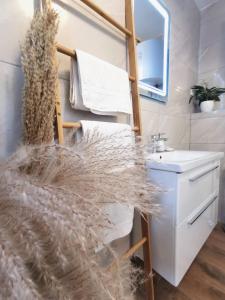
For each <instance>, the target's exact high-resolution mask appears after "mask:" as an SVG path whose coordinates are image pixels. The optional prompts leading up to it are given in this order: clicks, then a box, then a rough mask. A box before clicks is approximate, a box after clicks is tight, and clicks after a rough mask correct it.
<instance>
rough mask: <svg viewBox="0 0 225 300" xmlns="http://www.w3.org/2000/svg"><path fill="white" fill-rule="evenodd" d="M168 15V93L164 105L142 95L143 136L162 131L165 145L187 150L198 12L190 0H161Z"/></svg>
mask: <svg viewBox="0 0 225 300" xmlns="http://www.w3.org/2000/svg"><path fill="white" fill-rule="evenodd" d="M164 2H165V4H166V5H167V7H168V10H169V12H170V16H171V36H170V69H169V96H168V102H167V103H166V104H163V103H160V102H154V101H153V100H147V99H146V98H142V120H143V129H144V135H145V136H147V137H149V136H150V135H151V134H153V133H158V132H164V133H166V135H167V137H168V144H169V145H170V146H172V147H174V148H176V149H189V138H190V113H191V111H192V106H191V105H189V104H188V100H189V95H190V87H191V86H192V85H193V84H195V83H196V81H197V72H198V49H199V34H200V14H199V10H198V9H197V7H196V5H195V2H194V1H192V0H191V1H190V0H165V1H164Z"/></svg>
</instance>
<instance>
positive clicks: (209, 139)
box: [190, 0, 225, 221]
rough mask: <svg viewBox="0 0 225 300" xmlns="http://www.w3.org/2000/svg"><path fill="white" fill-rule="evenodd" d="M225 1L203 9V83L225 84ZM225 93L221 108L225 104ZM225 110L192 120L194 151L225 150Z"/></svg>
mask: <svg viewBox="0 0 225 300" xmlns="http://www.w3.org/2000/svg"><path fill="white" fill-rule="evenodd" d="M224 29H225V1H224V0H218V1H216V3H214V4H213V5H211V6H209V7H208V8H206V9H204V10H203V11H202V12H201V30H200V47H199V78H198V81H199V82H200V83H202V82H204V81H205V82H207V83H208V84H209V86H219V87H225V38H224ZM224 100H225V97H224V96H222V101H221V108H224V107H225V106H224V105H225V101H224ZM224 132H225V112H222V111H221V112H213V113H211V114H207V113H197V114H193V115H192V120H191V139H190V148H191V150H205V151H222V152H225V135H224ZM224 182H225V162H224V160H223V161H222V166H221V183H220V188H221V191H220V209H219V218H220V220H221V221H224V220H225V184H224Z"/></svg>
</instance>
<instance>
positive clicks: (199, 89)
mask: <svg viewBox="0 0 225 300" xmlns="http://www.w3.org/2000/svg"><path fill="white" fill-rule="evenodd" d="M224 93H225V88H217V87H212V88H210V89H209V88H208V87H207V85H204V86H201V85H194V86H192V87H191V97H190V99H189V103H191V101H192V100H193V99H196V101H198V104H199V106H200V109H201V111H202V112H210V111H212V110H213V108H214V104H215V101H220V98H219V96H220V95H222V94H224Z"/></svg>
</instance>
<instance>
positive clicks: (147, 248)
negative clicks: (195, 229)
mask: <svg viewBox="0 0 225 300" xmlns="http://www.w3.org/2000/svg"><path fill="white" fill-rule="evenodd" d="M46 1H47V0H46ZM48 1H49V0H48ZM80 1H81V2H83V3H84V4H85V5H87V6H88V7H89V8H90V9H92V10H93V11H95V12H96V13H97V14H99V15H100V16H101V17H103V18H104V19H105V20H107V21H108V22H109V23H110V24H111V25H113V26H114V27H115V28H117V29H118V30H119V31H121V32H122V33H124V34H125V35H126V37H127V45H128V54H129V72H130V76H129V79H130V82H131V94H132V104H133V122H134V131H135V132H136V134H137V135H141V134H142V127H141V116H140V114H141V113H140V98H139V90H138V72H137V55H136V44H137V41H138V40H137V39H136V36H135V28H134V16H133V7H132V0H125V16H126V27H123V26H122V25H120V24H119V23H118V22H117V21H116V20H114V19H113V18H112V17H110V15H108V13H106V12H105V11H103V10H102V9H101V8H100V7H99V6H97V5H96V4H94V3H93V2H92V1H90V0H80ZM57 51H58V52H60V53H63V54H65V55H68V56H70V57H73V58H76V52H75V51H74V50H71V49H68V48H66V47H64V46H62V45H60V44H57ZM56 120H57V133H58V140H59V143H60V144H63V143H64V134H63V128H80V127H81V124H80V123H79V122H64V121H63V119H62V109H61V99H60V97H58V99H57V100H56ZM141 228H142V239H141V240H140V241H139V242H137V243H136V244H135V245H133V246H132V247H131V248H130V249H129V250H128V251H127V252H126V253H125V254H124V255H122V258H123V259H128V258H129V257H131V256H132V255H133V254H134V253H135V252H136V251H137V250H138V249H139V248H140V247H142V246H143V254H144V268H145V272H146V274H147V276H148V280H146V283H145V285H146V299H148V300H154V286H153V273H152V262H151V241H150V228H149V217H148V216H147V215H145V216H143V217H141Z"/></svg>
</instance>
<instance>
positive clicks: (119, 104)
mask: <svg viewBox="0 0 225 300" xmlns="http://www.w3.org/2000/svg"><path fill="white" fill-rule="evenodd" d="M76 55H77V62H76V61H75V59H72V60H71V73H70V74H71V78H70V84H71V85H70V102H71V106H72V108H74V109H78V110H86V111H91V112H93V113H95V114H101V115H116V114H118V113H125V114H131V113H132V103H131V97H130V84H129V76H128V73H127V72H126V71H125V70H122V69H120V68H118V67H116V66H113V65H111V64H110V63H108V62H105V61H103V60H101V59H99V58H97V57H94V56H93V55H90V54H87V53H85V52H83V51H81V50H76Z"/></svg>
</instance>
